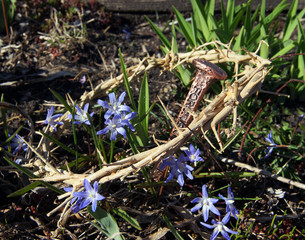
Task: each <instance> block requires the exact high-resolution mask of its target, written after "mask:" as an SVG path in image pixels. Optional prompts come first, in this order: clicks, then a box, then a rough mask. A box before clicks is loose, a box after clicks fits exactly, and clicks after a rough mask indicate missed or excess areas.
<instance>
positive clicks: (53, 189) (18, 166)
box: [3, 157, 65, 194]
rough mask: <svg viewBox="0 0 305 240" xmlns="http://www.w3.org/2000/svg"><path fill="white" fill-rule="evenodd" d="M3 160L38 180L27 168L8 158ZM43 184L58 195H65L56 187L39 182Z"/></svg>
mask: <svg viewBox="0 0 305 240" xmlns="http://www.w3.org/2000/svg"><path fill="white" fill-rule="evenodd" d="M3 159H4V160H5V161H7V162H8V163H9V164H11V165H12V166H13V167H15V168H16V169H18V170H19V171H20V172H22V173H24V174H25V175H27V176H28V177H29V178H38V177H37V176H36V175H35V174H33V173H32V172H31V171H29V170H27V169H26V168H24V167H22V166H21V165H19V164H17V163H15V162H13V161H11V160H9V159H8V158H7V157H3ZM39 182H40V183H41V184H43V185H44V186H46V187H47V188H49V189H51V190H52V191H54V192H57V193H58V194H63V193H65V191H63V190H61V189H59V188H57V187H54V186H53V185H52V184H50V183H47V182H44V181H39Z"/></svg>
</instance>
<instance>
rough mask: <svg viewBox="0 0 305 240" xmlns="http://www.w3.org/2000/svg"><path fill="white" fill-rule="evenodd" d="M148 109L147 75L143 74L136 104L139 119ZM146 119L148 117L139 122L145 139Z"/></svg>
mask: <svg viewBox="0 0 305 240" xmlns="http://www.w3.org/2000/svg"><path fill="white" fill-rule="evenodd" d="M148 109H149V86H148V81H147V75H146V72H145V73H144V76H143V80H142V84H141V89H140V95H139V103H138V114H139V117H140V118H141V117H142V116H145V115H146V112H147V111H148ZM148 117H149V115H146V116H145V117H144V119H143V120H142V121H141V124H142V126H143V129H144V131H145V134H146V136H147V137H148Z"/></svg>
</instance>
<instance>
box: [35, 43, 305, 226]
mask: <svg viewBox="0 0 305 240" xmlns="http://www.w3.org/2000/svg"><path fill="white" fill-rule="evenodd" d="M209 45H213V46H214V47H215V48H214V49H213V50H205V49H204V48H205V47H207V46H209ZM259 47H260V46H259ZM258 50H259V48H258ZM258 50H257V51H256V52H247V51H246V50H244V55H242V54H240V53H238V52H235V51H233V50H231V49H230V45H227V44H223V43H221V42H210V43H206V44H204V45H202V46H199V47H197V48H195V49H194V50H193V51H191V52H188V53H178V54H174V53H173V52H169V53H168V54H167V55H166V56H165V57H164V58H154V57H146V58H144V59H143V60H142V61H140V63H139V64H137V65H135V66H132V67H129V68H127V69H126V72H127V75H128V80H129V81H132V80H133V79H135V78H137V77H139V76H141V75H142V74H144V72H146V71H149V70H150V69H152V68H161V71H162V72H163V71H173V70H174V69H175V68H176V67H177V66H178V65H180V64H191V63H192V61H193V60H194V59H204V60H206V61H210V62H212V63H227V62H230V63H233V64H235V68H234V69H235V76H234V78H235V81H234V83H233V84H229V82H228V81H226V88H225V89H223V91H222V92H221V93H220V94H219V95H217V96H216V97H215V98H214V100H213V101H212V102H211V103H210V104H209V105H208V106H207V107H205V108H204V109H202V110H201V112H200V113H199V114H198V115H197V116H195V117H194V119H193V121H192V122H191V124H190V125H189V127H188V128H187V129H184V130H183V131H179V135H178V136H177V137H175V138H174V139H172V140H170V141H168V142H167V143H165V144H162V145H159V146H157V147H155V148H153V149H150V150H148V151H145V152H142V153H139V154H136V155H133V156H130V157H127V158H125V159H122V160H119V161H117V162H114V163H111V164H104V165H103V167H102V169H100V170H98V171H96V172H94V173H92V174H74V173H72V172H69V173H54V171H53V172H52V174H50V172H47V173H46V174H45V177H43V178H41V180H43V181H47V182H58V183H64V184H67V185H72V186H73V188H74V191H77V190H78V189H80V188H82V185H83V180H84V178H86V179H87V180H88V181H89V182H91V181H99V183H106V182H109V181H113V180H115V179H119V178H120V179H123V178H124V177H126V176H127V175H129V174H131V173H137V172H138V171H139V170H141V169H142V168H143V167H146V166H150V165H152V164H153V163H156V162H158V161H160V160H162V159H164V158H165V157H167V156H169V155H171V154H172V153H174V152H175V151H176V150H178V149H179V148H180V147H181V146H183V145H184V144H185V142H187V141H188V139H189V138H190V137H192V136H193V134H199V133H205V132H206V131H207V130H209V129H212V130H213V131H214V133H215V131H216V130H215V126H216V125H217V124H218V123H219V122H221V121H222V120H223V119H224V118H225V117H227V116H228V115H229V114H230V113H231V112H233V114H234V115H235V114H236V108H237V107H238V105H239V104H240V103H242V102H243V101H244V100H245V99H247V98H248V97H250V96H251V95H252V94H253V93H256V92H258V91H259V90H260V88H261V85H262V83H263V81H264V79H265V77H266V75H267V74H268V72H269V71H270V69H269V71H268V69H267V68H268V66H269V65H270V64H271V62H270V61H269V60H267V59H264V58H261V57H260V56H258V55H257V52H258ZM241 70H242V71H241ZM240 71H241V72H240ZM121 83H123V74H121V75H119V76H117V77H114V78H110V79H109V80H107V81H104V82H102V83H101V84H99V85H98V86H96V87H95V89H94V90H92V91H90V92H85V93H84V94H83V95H82V96H81V102H80V103H79V105H81V106H82V105H84V104H85V103H86V102H90V101H93V100H95V99H97V98H100V97H102V96H104V95H106V93H107V92H108V91H111V90H112V89H113V88H115V87H117V86H118V85H119V84H121ZM234 117H235V118H236V115H235V116H234ZM60 121H64V122H65V121H69V120H68V119H67V117H66V114H65V115H64V116H62V119H60ZM65 125H66V124H65ZM65 125H63V126H65ZM233 127H234V126H233ZM62 129H63V128H61V129H58V131H62ZM180 130H181V129H180ZM50 131H51V130H50ZM215 136H216V138H217V140H218V143H219V145H220V148H221V147H222V146H221V142H220V140H219V138H218V135H217V133H215ZM224 162H225V163H229V164H235V165H236V162H234V161H233V162H232V161H227V160H226V161H224ZM240 166H241V167H244V168H245V166H243V165H240ZM247 169H249V170H250V171H252V170H253V168H250V167H249V168H247ZM255 171H257V169H256V170H255ZM265 175H268V174H265ZM35 180H37V179H35ZM279 180H280V179H279ZM289 183H291V182H289ZM291 184H293V183H291ZM298 187H301V188H304V189H305V186H300V185H299V184H298ZM67 197H71V193H66V194H63V195H61V196H59V198H60V199H62V198H67ZM67 204H69V202H68V201H67V199H66V200H65V201H64V202H63V203H62V204H61V205H60V206H58V207H57V208H56V209H54V210H53V211H52V212H50V213H49V215H51V214H53V213H54V212H55V211H57V210H58V209H59V208H60V207H62V206H64V205H67ZM65 209H67V207H66V208H65ZM66 213H67V214H70V211H67V212H66V211H64V212H63V213H62V214H61V219H63V218H64V215H65V214H66ZM59 225H60V224H59Z"/></svg>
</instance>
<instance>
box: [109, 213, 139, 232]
mask: <svg viewBox="0 0 305 240" xmlns="http://www.w3.org/2000/svg"><path fill="white" fill-rule="evenodd" d="M112 211H113V212H114V213H115V214H116V215H118V216H120V217H121V218H123V219H124V220H125V221H126V222H128V223H129V224H130V225H131V226H133V227H134V228H135V229H137V230H142V228H141V226H140V224H139V222H138V221H137V220H136V219H135V218H133V217H131V216H130V215H129V214H128V213H127V212H126V211H124V210H123V209H120V208H116V209H112Z"/></svg>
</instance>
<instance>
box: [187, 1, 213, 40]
mask: <svg viewBox="0 0 305 240" xmlns="http://www.w3.org/2000/svg"><path fill="white" fill-rule="evenodd" d="M191 4H192V8H193V15H194V20H195V21H196V26H197V27H198V30H199V31H200V32H201V33H202V34H203V37H204V39H203V40H202V41H203V42H208V41H209V40H210V39H211V37H210V35H211V34H210V29H209V27H208V23H207V15H205V13H206V11H205V9H204V7H203V5H202V3H201V1H200V0H191Z"/></svg>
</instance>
